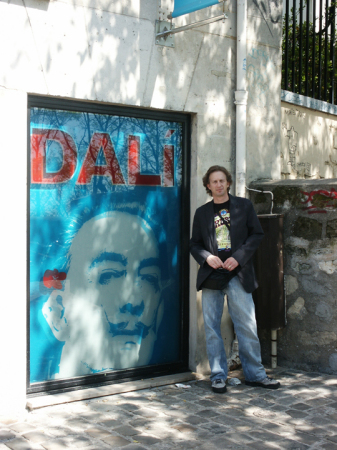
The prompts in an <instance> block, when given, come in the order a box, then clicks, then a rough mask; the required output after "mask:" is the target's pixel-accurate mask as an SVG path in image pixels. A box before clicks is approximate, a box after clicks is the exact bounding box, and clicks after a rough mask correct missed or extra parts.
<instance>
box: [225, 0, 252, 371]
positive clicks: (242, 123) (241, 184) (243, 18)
mask: <svg viewBox="0 0 337 450" xmlns="http://www.w3.org/2000/svg"><path fill="white" fill-rule="evenodd" d="M236 29H237V38H236V91H235V102H234V103H235V104H236V170H235V195H236V196H237V197H246V111H247V99H248V92H247V91H246V58H247V0H237V7H236ZM239 361H240V359H239V344H238V340H237V337H236V334H235V335H234V340H233V342H232V354H231V357H230V359H229V361H228V365H229V366H232V367H235V366H237V365H238V362H239Z"/></svg>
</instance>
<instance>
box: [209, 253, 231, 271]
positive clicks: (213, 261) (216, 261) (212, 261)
mask: <svg viewBox="0 0 337 450" xmlns="http://www.w3.org/2000/svg"><path fill="white" fill-rule="evenodd" d="M234 261H235V260H234ZM206 262H207V264H208V265H209V266H211V267H212V268H213V269H220V267H221V268H223V267H224V266H223V262H222V261H221V259H220V258H219V257H218V256H215V255H209V256H207V259H206Z"/></svg>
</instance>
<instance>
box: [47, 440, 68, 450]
mask: <svg viewBox="0 0 337 450" xmlns="http://www.w3.org/2000/svg"><path fill="white" fill-rule="evenodd" d="M43 447H44V448H45V449H46V450H64V449H69V447H68V445H67V442H66V441H64V440H63V439H51V440H50V441H46V442H44V443H43Z"/></svg>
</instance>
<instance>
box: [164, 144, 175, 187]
mask: <svg viewBox="0 0 337 450" xmlns="http://www.w3.org/2000/svg"><path fill="white" fill-rule="evenodd" d="M163 181H164V183H163V186H165V187H170V186H174V145H164V175H163Z"/></svg>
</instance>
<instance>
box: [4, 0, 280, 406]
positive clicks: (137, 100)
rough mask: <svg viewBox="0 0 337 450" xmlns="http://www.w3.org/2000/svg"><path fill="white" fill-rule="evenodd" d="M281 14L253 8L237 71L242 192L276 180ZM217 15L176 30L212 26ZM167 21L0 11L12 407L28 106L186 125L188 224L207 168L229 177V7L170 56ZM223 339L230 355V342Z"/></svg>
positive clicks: (20, 391) (151, 3) (19, 372)
mask: <svg viewBox="0 0 337 450" xmlns="http://www.w3.org/2000/svg"><path fill="white" fill-rule="evenodd" d="M280 7H282V6H278V5H277V4H276V3H274V2H273V1H272V0H266V1H264V0H263V1H254V2H253V1H250V2H249V8H248V55H247V60H246V62H243V64H246V71H247V78H248V91H249V99H248V107H247V122H248V128H247V183H249V182H250V181H252V180H255V179H277V178H280V131H279V130H280V67H281V54H280V45H281V14H280V12H279V8H280ZM222 8H223V6H222V4H219V5H216V6H213V7H211V8H207V9H206V10H204V11H199V12H197V13H193V14H190V15H187V16H183V17H181V18H179V19H176V20H174V22H175V24H176V26H180V25H183V24H185V23H189V22H194V21H197V20H201V19H203V18H205V17H211V16H215V15H218V14H220V13H221V12H222ZM172 9H173V3H172V2H170V1H169V0H165V1H164V0H162V2H161V3H160V4H159V3H158V0H121V1H119V2H113V1H111V0H65V1H48V0H15V1H14V2H8V1H3V0H0V35H1V39H0V61H1V70H0V86H1V97H0V116H1V118H2V121H1V129H2V132H1V136H0V143H1V149H2V154H3V161H7V160H8V163H7V164H6V165H5V166H3V167H6V168H7V169H6V170H4V171H3V174H2V178H1V182H2V183H3V187H2V191H1V196H2V202H5V204H6V209H5V211H6V212H7V211H11V214H10V215H9V216H10V221H9V222H6V224H5V225H6V227H7V228H6V233H5V234H3V235H2V241H3V246H2V254H3V255H6V256H5V257H3V258H2V261H3V264H4V270H3V271H2V274H1V276H2V277H4V278H3V279H4V282H3V286H4V289H3V296H4V297H3V298H4V299H6V301H5V302H2V303H1V304H2V306H1V309H2V310H1V318H2V319H1V320H2V321H6V323H7V324H9V325H8V327H7V328H5V329H3V328H1V331H0V332H1V333H2V334H1V337H2V343H3V342H7V343H8V345H11V346H13V347H11V349H12V350H10V351H9V349H8V348H7V349H6V348H2V350H1V352H4V353H2V354H1V357H2V362H3V365H2V367H6V368H7V367H10V368H11V371H10V373H8V371H7V370H2V371H1V373H0V386H1V389H4V392H5V393H6V394H8V397H9V398H13V396H14V397H16V398H18V401H19V402H22V399H23V397H24V391H25V383H26V380H25V377H26V371H25V367H26V359H25V357H24V356H23V355H24V352H25V349H26V328H25V324H26V278H25V277H26V275H25V274H26V173H27V171H26V164H27V130H26V127H27V94H40V95H43V96H52V97H62V98H71V99H77V100H88V101H94V102H106V103H111V104H122V105H130V106H139V107H145V108H157V109H160V110H162V109H164V110H173V111H179V112H181V111H183V112H186V113H190V114H192V115H193V121H192V173H191V177H192V178H191V187H192V189H191V211H192V213H194V210H195V208H196V207H197V206H198V205H200V204H202V203H203V202H205V201H206V200H207V196H206V193H205V191H204V188H203V187H202V182H201V177H202V175H203V174H204V173H205V171H206V170H207V168H208V167H209V166H210V165H212V164H222V165H225V166H227V167H228V168H229V169H230V170H231V171H232V172H233V171H234V168H235V105H234V91H235V84H236V74H235V70H236V69H235V68H236V2H235V1H234V0H227V1H225V3H224V9H225V11H226V13H227V15H228V20H226V22H225V23H224V24H223V23H222V22H217V23H214V24H211V25H208V26H204V27H201V28H198V29H196V30H191V31H187V32H184V33H180V34H177V35H176V36H175V38H174V39H175V47H174V48H168V47H161V46H157V45H155V20H156V19H158V18H159V15H160V17H161V18H162V19H165V18H166V16H167V13H168V12H170V11H172ZM9 131H10V132H11V135H9V134H8V133H9ZM11 136H15V141H14V142H15V145H13V139H12V138H11ZM4 149H6V151H5V150H4ZM12 166H14V167H15V171H11V170H9V167H12ZM18 174H19V175H18ZM9 187H10V188H9ZM13 243H15V249H16V250H15V251H14V252H13V245H14V244H13ZM11 261H12V264H8V262H11ZM196 270H197V267H196V263H195V262H194V261H191V291H190V292H191V295H190V311H191V313H190V314H191V331H190V367H191V369H193V370H195V369H197V370H207V359H206V354H205V347H204V344H203V345H199V344H200V343H203V342H204V338H203V324H202V316H201V308H200V298H199V297H196V293H195V288H194V286H195V277H196ZM8 280H10V282H8ZM4 308H8V309H6V317H5V316H4V314H3V311H4ZM224 320H225V321H226V320H227V318H225V319H224ZM13 324H15V326H13ZM227 329H228V327H227ZM6 330H8V331H6ZM7 333H8V334H7ZM226 336H227V337H226V341H227V342H228V343H229V342H230V339H231V331H229V334H228V333H227V334H226ZM8 337H11V339H8ZM197 348H198V350H197ZM12 369H14V372H15V377H16V378H15V377H14V376H13V370H12ZM7 378H8V380H7ZM7 382H8V384H7ZM6 385H7V387H6ZM0 398H3V397H2V395H1V392H0Z"/></svg>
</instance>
